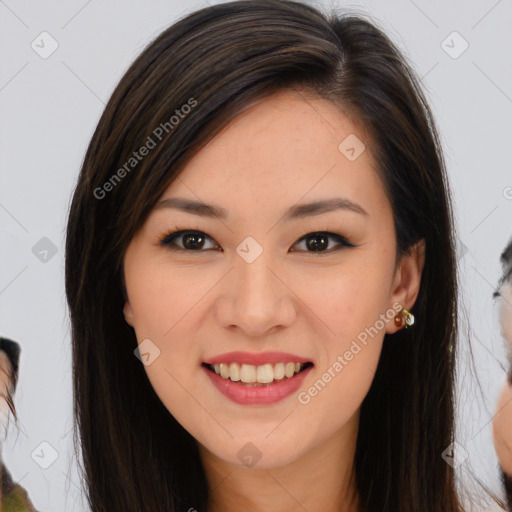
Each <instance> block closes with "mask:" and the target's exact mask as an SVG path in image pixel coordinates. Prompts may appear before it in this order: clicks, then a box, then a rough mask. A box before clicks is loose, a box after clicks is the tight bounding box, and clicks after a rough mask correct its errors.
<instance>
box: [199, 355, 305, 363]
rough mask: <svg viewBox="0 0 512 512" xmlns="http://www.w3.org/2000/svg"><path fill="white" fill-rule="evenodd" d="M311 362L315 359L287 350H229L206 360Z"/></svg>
mask: <svg viewBox="0 0 512 512" xmlns="http://www.w3.org/2000/svg"><path fill="white" fill-rule="evenodd" d="M309 362H313V361H310V360H309V359H305V358H304V357H299V356H296V355H295V354H288V353H286V352H259V353H257V354H255V353H251V352H227V353H225V354H221V355H220V356H215V357H212V358H210V359H207V360H206V361H205V363H206V364H219V363H239V364H252V365H254V366H260V365H263V364H267V363H269V364H275V363H309Z"/></svg>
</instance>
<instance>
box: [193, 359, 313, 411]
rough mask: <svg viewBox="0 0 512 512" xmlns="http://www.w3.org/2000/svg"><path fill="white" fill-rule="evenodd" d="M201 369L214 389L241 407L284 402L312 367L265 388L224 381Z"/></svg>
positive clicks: (210, 371)
mask: <svg viewBox="0 0 512 512" xmlns="http://www.w3.org/2000/svg"><path fill="white" fill-rule="evenodd" d="M224 361H226V359H224ZM296 362H300V361H296ZM202 368H203V370H204V371H205V372H206V374H207V375H208V377H209V378H210V380H211V381H212V383H213V384H214V385H215V387H216V388H217V389H218V390H219V391H220V392H221V393H222V394H223V395H224V396H226V397H227V398H229V399H230V400H231V401H233V402H235V403H237V404H242V405H268V404H273V403H276V402H279V401H281V400H284V399H285V398H287V397H288V396H290V395H291V394H293V393H295V391H297V390H298V389H299V387H300V385H301V384H302V382H303V381H304V379H305V377H306V375H307V374H308V373H309V371H310V370H311V369H312V368H313V366H310V367H308V368H306V369H305V370H303V371H301V372H300V373H297V374H295V375H294V376H293V377H291V378H289V379H284V380H282V381H281V382H276V383H274V384H269V385H267V386H246V385H244V384H240V383H239V382H232V381H231V380H229V379H224V378H223V377H221V376H220V375H217V374H216V373H215V372H214V371H212V370H210V369H208V368H207V367H206V366H202Z"/></svg>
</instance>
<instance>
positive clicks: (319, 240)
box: [158, 229, 356, 254]
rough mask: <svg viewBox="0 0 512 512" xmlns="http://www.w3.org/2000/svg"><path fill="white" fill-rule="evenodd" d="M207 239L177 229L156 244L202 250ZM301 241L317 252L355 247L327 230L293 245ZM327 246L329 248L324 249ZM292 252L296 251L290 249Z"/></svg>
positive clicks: (310, 235) (195, 233)
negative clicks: (332, 244)
mask: <svg viewBox="0 0 512 512" xmlns="http://www.w3.org/2000/svg"><path fill="white" fill-rule="evenodd" d="M177 240H179V241H180V243H177V242H176V241H177ZM332 240H334V241H336V242H337V245H336V244H335V245H334V248H332V247H330V243H329V241H332ZM207 241H214V240H213V238H211V237H210V236H208V235H207V234H206V233H203V232H202V231H198V230H191V229H188V230H185V229H178V230H177V231H173V232H171V233H167V234H165V235H163V236H162V237H160V240H159V242H158V244H159V245H165V246H167V247H168V248H169V249H171V250H173V251H188V252H191V251H195V252H203V251H202V249H205V243H206V242H207ZM301 243H302V244H305V245H304V246H303V247H305V252H313V253H317V254H321V253H326V252H327V253H330V252H332V251H333V250H339V249H341V248H342V247H356V245H354V244H352V243H351V242H350V241H349V240H348V239H347V238H345V237H344V236H342V235H338V234H337V233H330V232H328V231H318V232H313V233H308V234H306V235H304V236H303V237H302V238H300V239H299V240H298V241H297V242H295V244H294V246H296V245H299V244H301ZM216 247H219V245H218V244H216V243H214V244H213V246H210V247H206V250H208V249H215V248H216ZM327 248H329V250H326V249H327ZM292 252H297V251H296V250H292ZM299 252H300V251H299Z"/></svg>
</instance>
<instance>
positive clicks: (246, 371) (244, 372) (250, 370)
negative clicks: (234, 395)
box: [240, 364, 256, 382]
mask: <svg viewBox="0 0 512 512" xmlns="http://www.w3.org/2000/svg"><path fill="white" fill-rule="evenodd" d="M240 380H241V381H242V382H256V366H253V365H252V364H243V365H242V367H241V368H240Z"/></svg>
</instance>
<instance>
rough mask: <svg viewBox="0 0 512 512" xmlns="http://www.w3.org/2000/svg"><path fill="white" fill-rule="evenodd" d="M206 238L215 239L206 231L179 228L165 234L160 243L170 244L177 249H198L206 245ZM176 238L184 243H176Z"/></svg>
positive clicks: (173, 248)
mask: <svg viewBox="0 0 512 512" xmlns="http://www.w3.org/2000/svg"><path fill="white" fill-rule="evenodd" d="M206 239H208V240H213V239H212V238H210V237H209V236H208V235H207V234H206V233H203V232H202V231H195V230H178V231H173V232H172V233H168V234H167V235H165V236H164V237H163V238H162V239H161V240H160V241H159V242H158V243H159V245H166V246H169V248H170V249H172V250H175V251H196V252H200V250H201V249H202V248H203V247H204V244H205V241H206ZM175 240H181V241H182V245H181V246H179V245H178V244H176V242H175Z"/></svg>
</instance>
